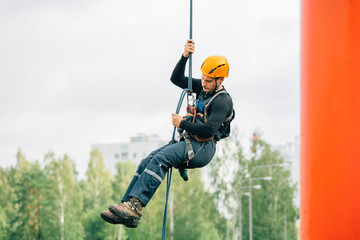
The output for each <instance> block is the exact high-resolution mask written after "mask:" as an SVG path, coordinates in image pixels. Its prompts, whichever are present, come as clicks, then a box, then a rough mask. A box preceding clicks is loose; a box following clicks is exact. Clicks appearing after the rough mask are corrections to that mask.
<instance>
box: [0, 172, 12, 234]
mask: <svg viewBox="0 0 360 240" xmlns="http://www.w3.org/2000/svg"><path fill="white" fill-rule="evenodd" d="M10 188H11V186H10V184H9V181H8V179H7V177H6V174H5V171H4V170H3V169H2V168H0V192H1V194H0V239H5V237H6V231H7V228H8V227H9V225H8V223H9V218H8V212H9V211H8V209H9V208H10V207H11V205H10V203H9V197H10V193H11V189H10Z"/></svg>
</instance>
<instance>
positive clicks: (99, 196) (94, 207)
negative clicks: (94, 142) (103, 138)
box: [81, 149, 116, 240]
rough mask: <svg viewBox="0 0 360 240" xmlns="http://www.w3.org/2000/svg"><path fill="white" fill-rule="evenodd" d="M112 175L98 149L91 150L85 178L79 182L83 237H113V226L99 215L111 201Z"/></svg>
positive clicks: (92, 239)
mask: <svg viewBox="0 0 360 240" xmlns="http://www.w3.org/2000/svg"><path fill="white" fill-rule="evenodd" d="M112 182H113V176H112V175H111V174H110V172H109V171H108V170H106V169H105V166H104V163H103V158H102V155H101V152H100V151H99V150H97V149H96V150H93V151H91V154H90V161H89V165H88V169H87V171H86V180H83V181H82V182H81V193H82V195H83V199H84V206H83V213H84V215H83V216H82V223H83V226H84V230H85V239H87V240H90V239H91V240H97V239H99V240H100V239H114V236H116V234H115V233H114V228H112V226H111V225H110V224H107V223H106V222H105V221H103V220H102V219H101V217H100V213H101V212H102V211H104V210H106V209H107V208H108V207H109V203H112V202H113V200H112V196H113V190H112Z"/></svg>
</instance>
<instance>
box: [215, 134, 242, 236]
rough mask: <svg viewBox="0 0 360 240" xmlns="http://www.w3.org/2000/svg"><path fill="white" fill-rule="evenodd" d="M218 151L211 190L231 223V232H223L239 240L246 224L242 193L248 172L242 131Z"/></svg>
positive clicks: (217, 203)
mask: <svg viewBox="0 0 360 240" xmlns="http://www.w3.org/2000/svg"><path fill="white" fill-rule="evenodd" d="M217 148H218V150H217V155H216V157H215V158H214V159H213V160H212V162H211V163H210V166H209V169H210V170H209V178H210V182H211V187H210V189H211V191H212V192H213V200H214V201H215V203H216V205H217V207H218V209H219V211H220V212H221V213H222V215H223V216H225V218H226V219H227V224H226V228H228V229H226V230H225V229H223V232H228V233H229V237H230V238H231V239H238V235H239V234H240V231H241V230H239V229H241V227H242V224H243V218H242V213H241V211H240V210H242V204H241V203H242V202H241V199H240V197H241V189H242V185H243V184H244V179H245V174H246V172H247V162H246V159H245V156H244V154H243V150H242V147H241V144H240V137H239V133H238V130H237V129H234V130H233V131H232V135H231V137H229V138H226V139H224V140H222V141H221V142H220V143H219V144H218V146H217ZM240 208H241V209H240ZM239 214H241V216H239ZM230 228H231V229H230Z"/></svg>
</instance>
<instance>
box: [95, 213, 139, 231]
mask: <svg viewBox="0 0 360 240" xmlns="http://www.w3.org/2000/svg"><path fill="white" fill-rule="evenodd" d="M100 215H101V217H102V219H104V220H105V221H106V222H108V223H111V224H123V225H125V226H126V227H129V228H136V227H137V225H138V224H139V222H140V221H139V220H127V221H125V220H123V219H122V218H120V217H118V216H116V215H114V214H112V213H111V212H110V211H103V212H102V213H101V214H100Z"/></svg>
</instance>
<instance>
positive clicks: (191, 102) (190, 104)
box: [161, 0, 196, 240]
mask: <svg viewBox="0 0 360 240" xmlns="http://www.w3.org/2000/svg"><path fill="white" fill-rule="evenodd" d="M192 25H193V1H192V0H190V39H193V36H192ZM186 94H187V111H188V112H189V111H192V109H195V106H196V94H195V93H194V92H193V90H192V53H190V55H189V76H188V87H187V88H185V89H184V90H183V91H182V92H181V95H180V99H179V102H178V105H177V107H176V114H179V112H180V108H181V105H182V102H183V100H184V98H185V95H186ZM175 133H176V127H175V126H174V130H173V134H172V139H171V143H172V144H174V143H175ZM190 145H191V143H190ZM188 157H191V156H188ZM179 173H180V175H181V177H182V178H183V179H184V180H185V181H187V180H188V175H187V170H186V169H185V168H180V169H179ZM171 178H172V167H170V168H169V170H168V172H167V176H166V201H165V209H164V218H163V227H162V234H161V240H165V234H166V217H167V206H168V200H169V193H170V184H171Z"/></svg>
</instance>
